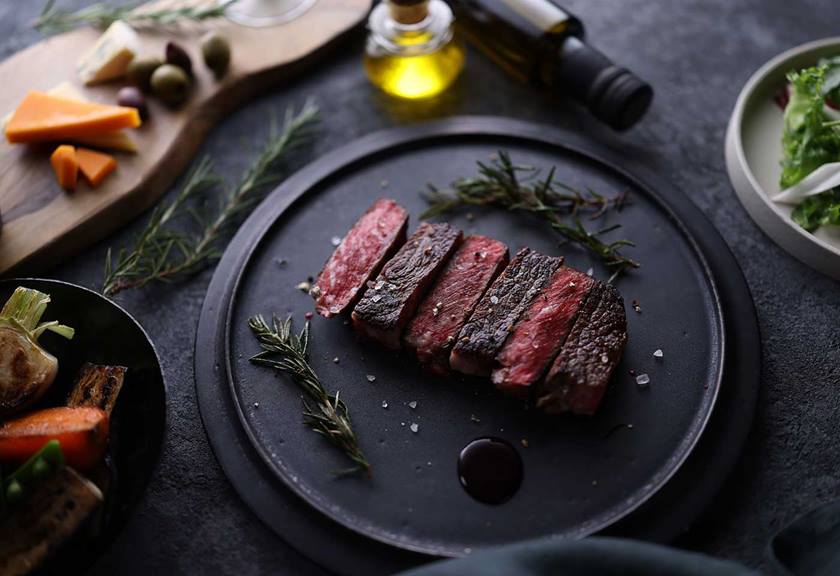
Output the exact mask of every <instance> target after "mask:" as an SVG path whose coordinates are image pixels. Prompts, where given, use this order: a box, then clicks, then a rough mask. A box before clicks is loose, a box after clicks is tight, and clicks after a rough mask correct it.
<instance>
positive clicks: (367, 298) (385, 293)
mask: <svg viewBox="0 0 840 576" xmlns="http://www.w3.org/2000/svg"><path fill="white" fill-rule="evenodd" d="M461 237H462V235H461V231H460V230H457V229H455V228H453V227H452V226H450V225H449V224H430V223H428V222H421V223H420V225H419V226H418V227H417V230H416V231H415V232H414V234H413V235H412V236H411V238H409V239H408V241H407V242H406V243H405V244H404V245H403V247H402V248H400V250H399V251H397V253H396V254H395V255H394V257H393V258H392V259H391V260H389V261H388V263H387V264H385V267H384V268H383V269H382V272H381V273H380V274H379V276H378V277H377V278H376V280H374V281H371V282H369V283H368V289H367V290H366V291H365V293H364V295H363V296H362V299H361V300H359V303H358V304H356V308H355V309H354V310H353V315H352V316H353V326H354V327H355V328H356V330H357V331H358V332H359V333H361V334H362V335H364V336H366V337H368V338H371V339H372V340H375V341H377V342H379V343H380V344H382V345H383V346H385V347H386V348H390V349H398V348H399V347H400V335H401V333H402V330H403V328H404V327H405V325H406V324H407V323H408V321H409V320H410V319H411V317H412V316H413V315H414V312H415V310H416V309H417V304H418V302H419V301H420V298H421V297H422V296H423V294H424V293H425V292H426V290H427V289H428V287H429V286H430V285H431V283H432V282H433V281H434V279H435V277H436V276H437V274H438V272H439V271H440V270H441V268H443V266H444V264H445V263H446V261H447V259H448V258H449V256H451V255H452V253H453V252H454V251H455V249H456V248H457V246H458V244H459V243H460V241H461Z"/></svg>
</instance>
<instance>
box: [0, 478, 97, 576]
mask: <svg viewBox="0 0 840 576" xmlns="http://www.w3.org/2000/svg"><path fill="white" fill-rule="evenodd" d="M101 503H102V492H101V491H100V490H99V488H97V487H96V485H94V484H93V483H92V482H90V481H89V480H86V479H85V478H83V477H81V476H80V475H79V474H77V473H76V472H75V471H74V470H73V469H72V468H64V469H62V470H61V472H59V473H58V474H57V475H55V476H53V477H52V478H50V479H48V480H45V481H44V482H42V483H41V484H39V485H38V486H37V488H36V489H35V490H34V491H33V492H32V494H30V495H29V496H28V497H27V498H26V500H25V501H24V502H23V503H21V505H19V506H16V507H15V508H14V509H12V510H10V513H9V514H8V515H6V516H5V517H3V518H2V519H0V576H19V575H23V574H28V573H30V572H31V571H32V570H34V569H35V568H37V567H39V566H41V565H42V564H43V563H44V561H45V560H46V559H47V558H49V557H50V555H51V554H52V553H53V552H55V551H56V550H57V549H58V548H59V547H60V546H61V544H63V543H64V542H65V541H67V540H68V539H69V538H71V537H72V536H73V535H74V534H75V533H76V532H77V530H78V529H79V528H80V527H81V526H82V525H83V524H84V523H85V521H86V520H87V519H88V518H91V516H92V514H93V513H94V512H95V511H96V510H97V508H98V507H99V505H100V504H101Z"/></svg>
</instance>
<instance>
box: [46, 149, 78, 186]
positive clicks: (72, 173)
mask: <svg viewBox="0 0 840 576" xmlns="http://www.w3.org/2000/svg"><path fill="white" fill-rule="evenodd" d="M50 164H52V167H53V171H54V172H55V177H56V179H57V180H58V185H59V186H61V187H62V188H64V189H65V190H68V191H69V190H75V188H76V179H77V176H78V173H79V163H78V162H77V161H76V149H75V148H73V147H72V146H70V145H69V144H62V145H61V146H59V147H58V148H56V149H55V152H53V153H52V156H50Z"/></svg>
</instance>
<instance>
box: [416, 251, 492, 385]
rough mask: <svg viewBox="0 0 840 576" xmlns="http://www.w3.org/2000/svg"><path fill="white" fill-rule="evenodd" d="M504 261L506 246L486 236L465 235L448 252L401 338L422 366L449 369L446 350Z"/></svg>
mask: <svg viewBox="0 0 840 576" xmlns="http://www.w3.org/2000/svg"><path fill="white" fill-rule="evenodd" d="M507 262H508V249H507V246H505V245H504V244H502V243H501V242H499V241H498V240H494V239H492V238H487V237H486V236H469V237H467V238H466V239H464V242H463V243H462V244H461V247H460V248H458V250H457V252H455V254H453V255H452V258H450V259H449V262H448V263H447V264H446V266H445V267H444V269H443V270H442V271H441V273H440V275H439V276H438V278H437V280H435V283H434V284H433V285H432V288H431V290H429V293H428V294H427V295H426V297H425V298H424V299H423V301H422V302H421V303H420V306H419V307H418V308H417V315H416V316H415V317H414V319H413V320H411V322H410V323H409V325H408V328H407V329H406V333H405V336H404V337H403V341H404V342H405V345H406V347H407V348H408V349H410V350H412V351H413V352H414V353H415V354H416V355H417V358H418V360H420V363H421V364H422V365H423V367H424V368H426V369H427V370H429V371H430V372H433V373H435V374H446V373H447V372H448V371H449V352H450V350H451V349H452V345H453V344H454V343H455V339H456V338H457V337H458V332H459V331H460V330H461V327H462V326H463V325H464V323H465V322H466V321H467V318H469V316H470V314H471V313H472V311H473V308H475V305H476V304H477V303H478V301H479V299H480V298H481V296H482V294H484V292H485V291H486V290H487V287H488V286H490V283H491V282H493V280H495V278H496V276H498V275H499V273H500V272H501V271H502V268H504V267H505V265H506V264H507Z"/></svg>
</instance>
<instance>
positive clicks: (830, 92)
mask: <svg viewBox="0 0 840 576" xmlns="http://www.w3.org/2000/svg"><path fill="white" fill-rule="evenodd" d="M787 79H788V82H789V83H790V101H789V102H788V104H787V106H786V107H785V124H784V132H783V134H782V148H783V151H784V158H783V160H782V174H781V178H780V179H779V186H780V188H781V189H782V190H784V189H786V188H789V187H791V186H793V185H794V184H797V183H799V182H800V181H802V180H803V179H804V178H805V177H806V176H808V175H809V174H810V173H811V172H813V171H814V170H816V169H817V168H819V167H820V166H822V165H823V164H827V163H829V162H837V161H840V123H838V122H836V121H834V122H832V121H829V118H828V116H827V115H826V113H825V103H826V99H830V100H832V102H835V103H837V100H836V99H840V57H837V58H833V59H829V60H825V61H823V62H821V63H820V64H819V65H818V66H813V67H811V68H805V69H803V70H799V71H793V72H791V73H789V74H788V76H787ZM791 217H792V218H793V220H794V221H795V222H796V223H797V224H799V225H800V226H802V227H803V228H804V229H805V230H808V231H809V232H812V231H814V230H816V229H817V228H819V227H820V226H824V225H829V224H834V225H840V194H838V192H837V189H834V190H829V191H828V192H824V193H822V194H817V195H815V196H809V197H808V198H805V199H804V200H803V201H802V202H801V203H800V204H799V205H797V206H796V208H794V210H793V213H792V214H791Z"/></svg>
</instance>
